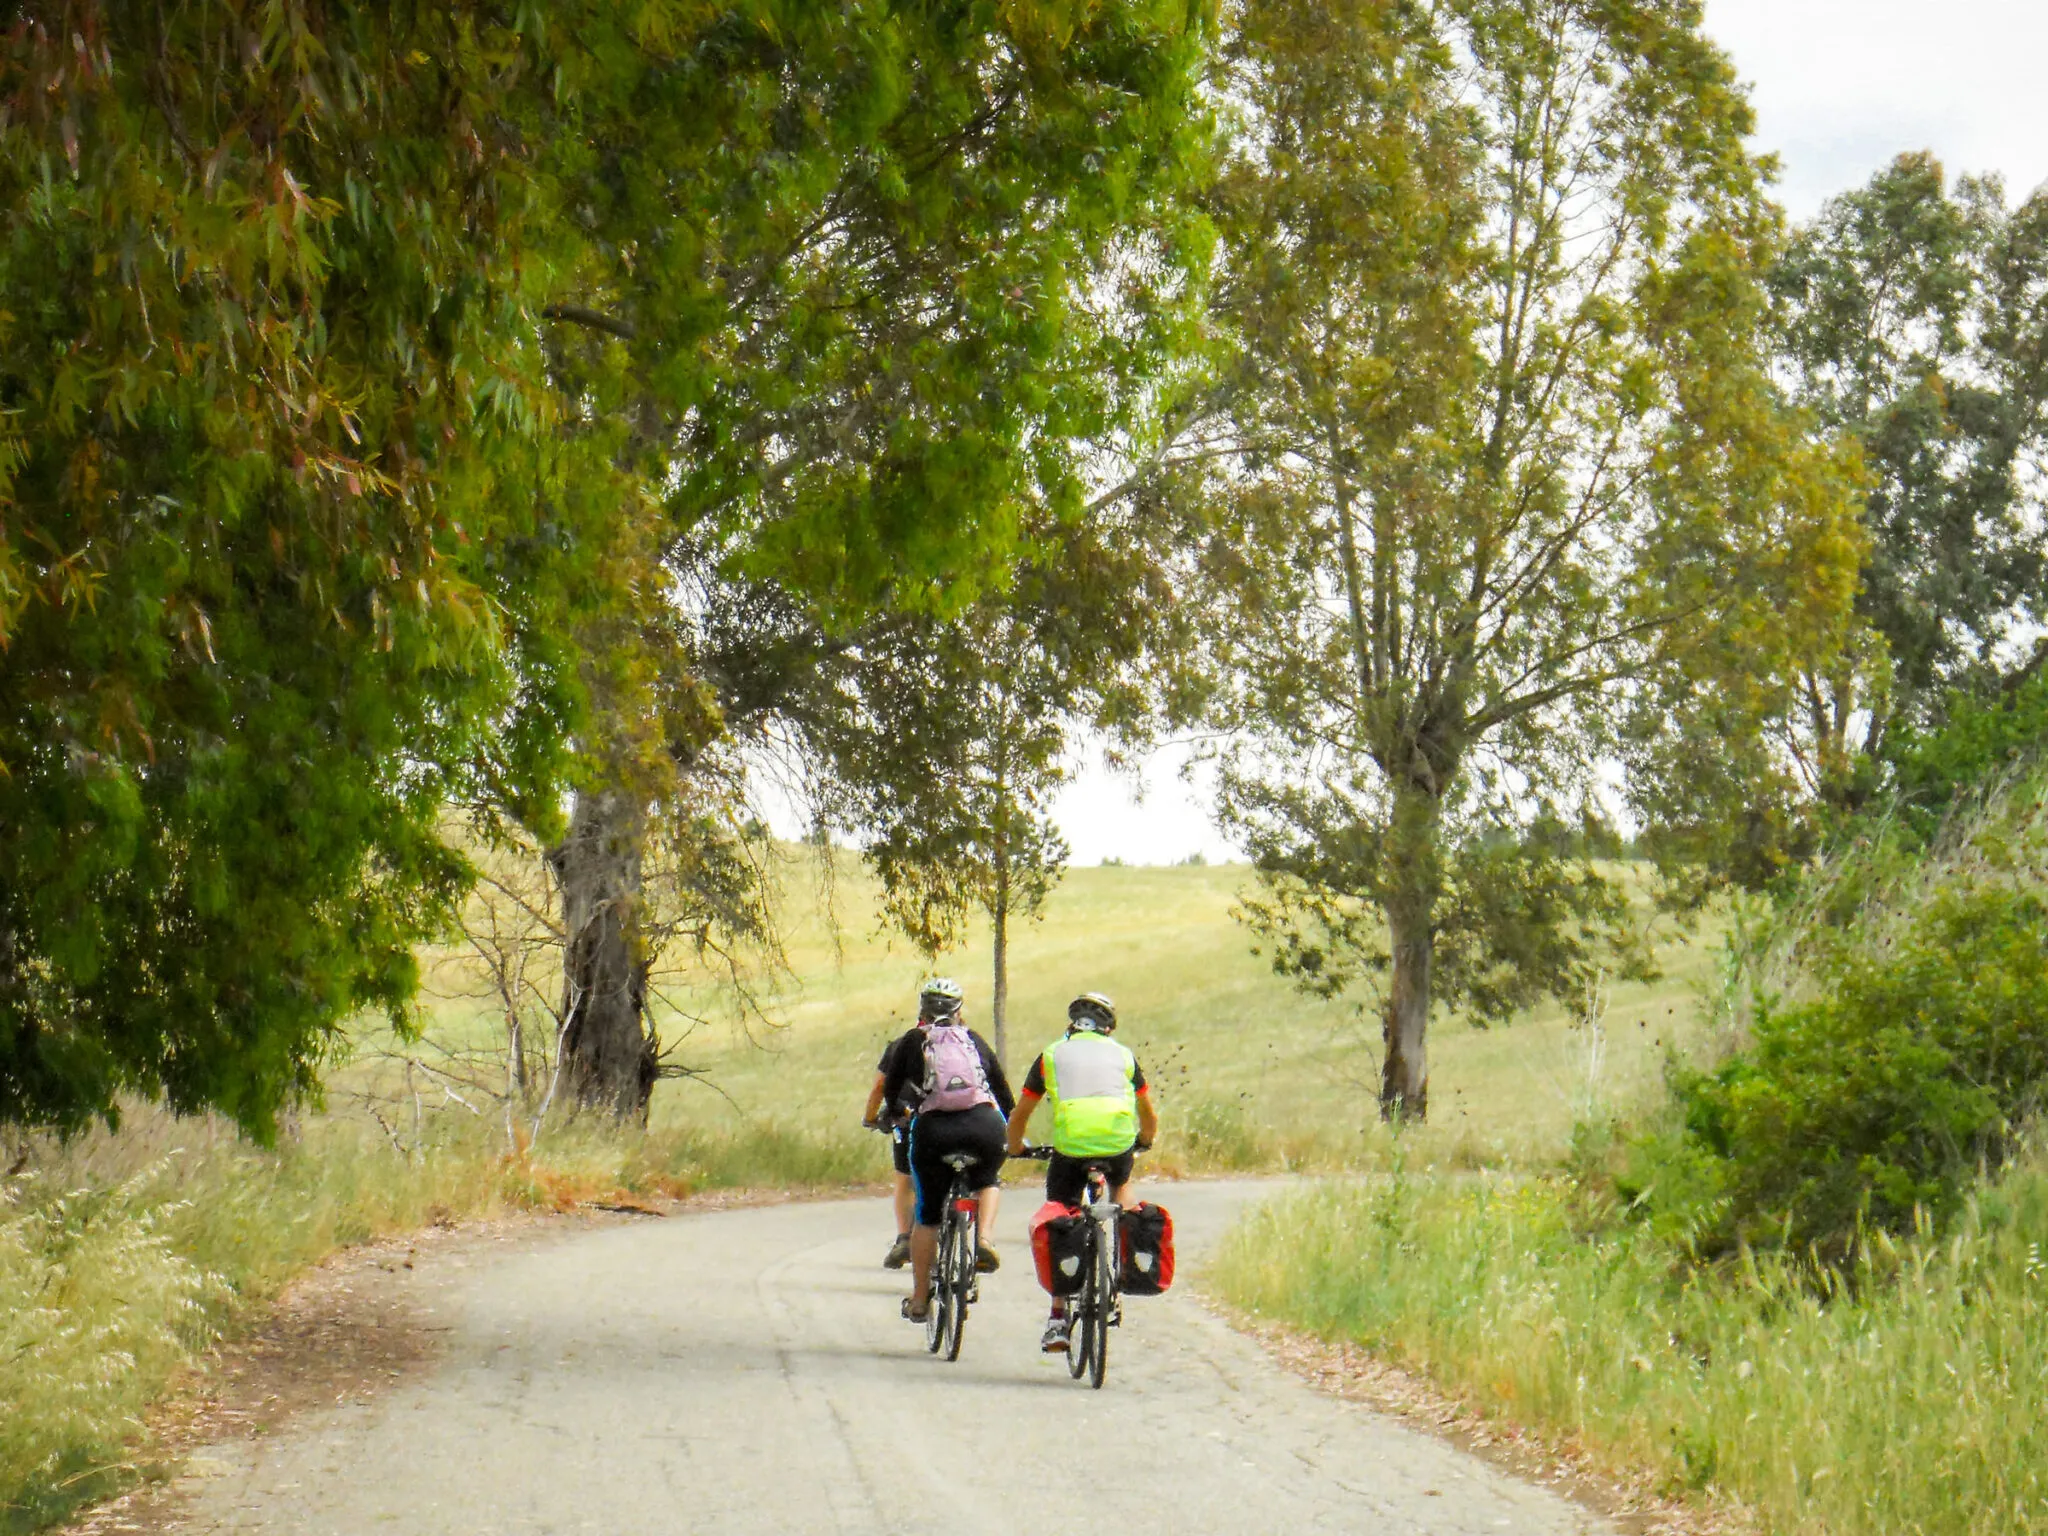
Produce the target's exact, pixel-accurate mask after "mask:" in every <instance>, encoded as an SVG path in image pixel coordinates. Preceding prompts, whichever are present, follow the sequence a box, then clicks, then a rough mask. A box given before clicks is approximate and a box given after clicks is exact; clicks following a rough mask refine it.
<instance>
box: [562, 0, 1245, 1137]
mask: <svg viewBox="0 0 2048 1536" xmlns="http://www.w3.org/2000/svg"><path fill="white" fill-rule="evenodd" d="M556 25H557V26H558V27H560V28H563V29H565V30H568V29H573V33H574V36H575V39H576V48H577V50H578V52H579V54H580V55H581V56H583V57H586V58H588V59H589V60H591V61H592V63H593V67H596V68H600V69H601V70H602V71H603V72H604V79H605V82H606V83H605V87H604V89H603V90H602V91H592V92H579V91H578V90H576V89H575V88H574V86H575V80H574V77H573V75H572V77H571V80H570V85H571V89H569V90H568V91H566V92H565V94H564V97H563V101H564V105H563V107H562V109H561V114H560V121H559V122H558V123H555V124H553V125H551V126H550V128H549V130H548V133H547V138H548V141H549V142H550V143H551V144H555V145H558V146H560V152H559V158H560V163H561V169H560V175H561V177H562V179H563V181H564V183H565V184H567V185H572V186H574V187H575V188H576V189H577V195H576V198H575V199H574V201H573V203H572V205H571V206H572V207H573V210H574V213H575V222H577V223H580V234H578V235H577V238H575V239H573V240H568V241H565V248H564V255H563V256H562V258H561V261H560V266H559V273H560V277H561V285H560V288H559V290H558V292H557V294H556V295H555V297H554V299H553V301H552V302H551V303H550V304H549V305H548V306H547V308H546V310H545V311H544V312H545V313H546V314H547V315H548V316H550V317H551V318H552V320H553V321H554V323H555V327H556V330H557V336H556V340H555V342H554V345H555V346H556V348H557V350H558V353H559V355H560V356H561V357H562V359H563V378H564V381H565V383H564V395H565V397H566V398H572V399H574V400H576V401H577V402H579V404H581V405H582V406H583V407H584V409H585V410H586V411H587V426H588V430H589V431H590V432H591V433H592V434H593V435H594V436H599V437H604V436H606V435H607V434H609V435H610V440H612V441H613V442H614V443H615V444H616V446H617V451H618V452H619V453H620V455H621V456H622V458H624V459H625V460H627V461H629V462H631V463H632V464H633V465H635V466H636V472H637V473H638V475H639V476H640V478H641V480H642V482H643V483H645V484H647V485H649V486H652V487H656V488H658V492H659V500H660V516H661V518H662V520H663V525H664V527H665V529H666V541H667V550H668V553H669V555H670V564H671V565H672V566H688V567H690V569H691V570H692V572H693V573H701V572H703V571H706V570H708V571H710V572H711V573H713V576H714V579H721V580H727V581H731V582H734V583H738V584H740V585H742V586H745V585H755V586H772V587H776V588H779V589H780V590H781V591H783V592H784V593H786V594H788V595H789V596H790V597H791V598H792V599H793V601H794V603H795V604H796V606H797V607H798V608H799V609H801V610H802V611H803V612H805V613H806V614H807V615H808V616H809V617H810V619H811V620H813V621H814V622H815V623H816V624H817V625H818V626H819V627H820V628H821V629H822V630H824V631H825V632H827V633H830V634H834V635H841V636H843V635H847V634H852V633H857V632H859V631H860V630H861V629H862V628H863V627H864V626H866V625H869V624H871V623H872V622H874V621H875V620H876V619H877V617H878V616H886V615H888V614H890V613H894V612H908V613H916V612H934V613H936V612H941V611H943V610H944V609H945V607H946V605H947V604H949V603H953V602H957V601H961V600H967V599H971V598H972V596H973V594H974V593H975V592H976V591H977V590H978V589H979V588H981V587H983V586H985V585H987V584H989V583H990V582H991V581H992V580H994V579H998V578H1000V576H1001V575H1002V573H1003V572H1004V570H1005V569H1006V568H1007V566H1008V565H1009V564H1011V563H1012V562H1013V561H1014V559H1015V558H1016V557H1017V554H1018V552H1019V550H1020V547H1021V545H1020V533H1021V525H1020V522H1019V518H1020V516H1021V512H1022V509H1024V508H1026V507H1029V506H1033V505H1039V504H1043V505H1047V506H1051V507H1053V508H1055V509H1069V510H1070V509H1072V508H1074V507H1076V506H1078V505H1079V502H1080V500H1081V490H1080V487H1081V485H1082V480H1083V475H1082V464H1081V449H1080V448H1079V447H1078V446H1077V445H1078V444H1079V443H1081V442H1083V441H1087V440H1092V439H1095V438H1098V437H1100V436H1101V435H1103V434H1105V433H1106V432H1108V431H1110V430H1111V429H1112V418H1113V416H1114V413H1115V411H1116V409H1117V405H1116V401H1117V398H1118V396H1117V392H1116V391H1115V390H1114V389H1106V388H1105V385H1104V379H1105V376H1107V377H1110V378H1114V377H1116V376H1117V375H1118V373H1119V370H1120V369H1127V368H1131V367H1136V368H1140V369H1141V368H1142V366H1143V361H1142V360H1143V354H1144V353H1145V352H1146V351H1147V349H1148V345H1149V343H1148V342H1147V341H1146V339H1145V337H1144V336H1143V334H1142V333H1143V331H1144V326H1143V325H1142V324H1140V325H1139V326H1138V327H1137V330H1136V331H1135V332H1133V331H1131V330H1130V329H1128V328H1124V327H1121V326H1120V324H1119V323H1118V322H1115V321H1105V317H1104V315H1103V313H1101V312H1099V311H1098V310H1097V308H1096V307H1095V305H1094V300H1095V298H1096V297H1097V296H1098V295H1099V294H1100V293H1101V292H1102V291H1103V290H1104V288H1105V287H1106V286H1108V287H1113V286H1114V278H1113V276H1111V275H1109V274H1107V273H1106V271H1105V259H1106V256H1107V253H1108V252H1109V251H1110V250H1111V249H1112V247H1113V246H1120V245H1121V244H1122V243H1124V241H1125V236H1126V234H1127V232H1128V231H1129V230H1130V229H1132V228H1133V226H1136V225H1144V224H1147V223H1148V221H1150V219H1151V210H1152V207H1153V204H1154V202H1155V201H1156V199H1157V197H1158V195H1159V193H1160V192H1161V191H1162V190H1163V189H1164V188H1166V187H1168V186H1170V185H1171V184H1172V183H1173V182H1174V181H1175V180H1176V179H1177V178H1178V177H1179V176H1180V175H1181V173H1182V167H1183V163H1184V160H1185V156H1186V152H1187V150H1188V149H1189V147H1190V143H1191V141H1192V140H1193V139H1194V137H1195V135H1196V131H1197V130H1196V124H1197V120H1198V118H1199V113H1198V112H1197V111H1196V102H1195V98H1194V86H1195V81H1196V77H1197V66H1198V65H1199V62H1200V60H1201V57H1202V52H1203V48H1204V46H1205V43H1206V40H1207V36H1208V21H1207V16H1206V10H1205V8H1204V7H1203V6H1202V5H1201V4H1199V3H1182V4H1178V5H1175V4H1161V3H1156V0H1121V3H1111V4H1103V5H1093V6H1089V7H1085V8H1083V7H1075V6H1071V5H1063V4H1050V3H1049V4H1019V5H1006V6H1003V7H1000V8H994V9H991V8H986V7H979V6H971V5H954V4H948V5H940V6H927V5H909V4H880V5H873V6H861V7H836V8H835V7H818V6H812V5H803V4H758V5H735V6H728V7H719V8H714V9H709V10H705V9H702V8H698V9H694V10H690V11H688V12H687V13H686V12H684V11H683V10H681V9H678V10H677V11H676V12H675V13H674V14H673V15H672V16H671V17H670V24H669V25H668V26H666V27H662V28H651V27H649V26H647V25H646V24H645V21H644V18H642V17H639V16H638V15H636V16H634V17H618V16H612V15H610V14H609V13H608V10H607V8H604V7H592V8H590V14H588V15H583V14H581V13H579V17H578V19H576V20H573V21H570V20H563V21H558V22H557V23H556ZM622 60H623V61H624V62H623V63H621V61H622ZM578 338H580V339H578ZM1106 359H1107V360H1108V361H1110V362H1111V364H1112V366H1110V368H1109V370H1108V374H1107V375H1105V373H1104V364H1105V361H1106ZM621 425H623V426H624V427H625V428H626V429H627V430H626V431H625V433H624V435H623V436H622V435H620V433H619V432H618V430H617V429H618V428H619V427H620V426H621ZM652 584H654V575H653V572H652V571H651V570H650V571H648V572H647V573H645V574H644V575H643V577H642V586H643V588H644V587H647V586H650V585H652ZM613 632H614V633H615V634H619V635H622V636H625V637H628V638H629V640H630V642H631V644H632V645H633V646H638V645H639V644H640V642H641V640H642V639H643V638H645V637H647V636H648V635H649V633H650V631H649V630H648V629H647V627H646V626H645V625H642V624H639V623H634V624H630V625H627V626H625V627H623V628H618V629H615V630H614V631H613ZM654 641H655V643H654V647H653V649H652V650H649V651H645V652H643V653H642V654H641V657H640V659H638V660H627V661H623V662H622V661H619V660H618V659H616V658H614V659H612V660H610V661H607V662H606V663H605V664H604V665H605V666H606V667H608V668H609V669H610V671H609V672H603V673H601V674H600V681H601V682H602V681H603V680H604V678H605V677H616V676H623V677H624V678H626V679H629V680H630V679H639V680H641V681H640V683H638V684H634V685H632V686H629V687H628V688H626V689H625V690H624V691H623V692H618V693H616V695H615V696H611V701H610V702H608V695H607V694H606V692H605V689H604V688H603V687H594V688H593V690H592V694H593V699H594V700H595V702H596V703H597V704H598V706H599V707H598V711H597V714H596V717H595V719H594V721H593V724H592V728H591V729H590V730H589V731H588V732H586V740H585V742H584V749H585V750H584V753H583V757H584V760H585V763H586V765H587V767H586V777H585V780H584V783H583V786H582V790H581V792H580V793H579V795H578V797H577V800H576V805H575V810H574V813H573V815H572V819H571V826H570V832H569V836H568V838H567V839H566V841H565V843H564V844H563V847H562V849H561V850H560V852H559V854H558V857H557V865H558V867H559V868H560V869H561V870H562V872H563V876H564V880H565V899H566V902H567V905H568V906H569V907H570V908H571V909H572V911H574V912H575V913H577V914H579V915H580V916H582V917H583V918H584V922H583V923H582V925H581V926H580V928H579V937H578V938H577V940H576V941H575V947H574V948H573V949H572V964H571V966H570V974H569V976H568V978H567V985H568V988H569V990H570V992H571V994H572V1003H571V1006H570V1008H569V1010H568V1012H569V1015H570V1018H571V1021H572V1022H571V1031H570V1035H569V1037H568V1042H567V1043H568V1045H569V1047H570V1048H571V1056H572V1060H573V1061H575V1063H576V1066H575V1070H574V1071H573V1072H572V1080H573V1081H574V1082H575V1083H576V1085H577V1089H578V1093H579V1096H580V1098H581V1099H582V1100H583V1101H584V1102H586V1103H591V1104H602V1105H605V1106H607V1107H609V1108H612V1109H614V1110H616V1111H618V1112H620V1113H634V1112H637V1111H639V1110H641V1109H644V1106H645V1103H646V1093H647V1088H648V1085H649V1084H650V1082H651V1080H652V1073H653V1072H654V1070H656V1069H655V1067H654V1065H653V1063H654V1058H655V1055H656V1053H657V1052H658V1044H657V1042H656V1041H655V1040H654V1038H653V1036H652V1034H651V1033H650V1032H649V1030H648V1028H647V1020H646V1017H645V1008H644V988H643V987H642V986H641V985H640V984H639V980H638V979H639V978H640V976H641V974H642V969H643V966H644V955H643V954H642V953H641V951H642V948H643V946H642V945H641V944H640V942H639V939H638V937H637V934H636V930H635V918H634V910H635V901H636V891H635V880H634V874H633V870H634V862H635V859H636V857H637V849H638V847H639V844H640V842H641V840H642V838H643V836H644V819H645V816H646V815H647V813H648V808H649V807H650V806H651V805H653V804H655V803H657V802H658V801H659V800H660V798H661V784H660V781H661V779H662V778H663V776H665V775H667V776H672V775H674V774H677V773H687V772H688V771H690V766H691V763H692V762H693V760H694V758H695V755H696V754H697V753H698V752H699V751H701V750H702V748H703V747H704V746H705V745H706V744H707V743H709V742H711V741H713V740H715V739H716V738H717V736H718V735H719V734H720V732H721V731H722V730H723V725H722V723H721V720H720V708H719V702H718V700H717V699H716V698H715V696H713V697H711V698H709V699H708V701H707V700H706V699H705V698H704V696H703V695H702V693H701V691H699V690H695V689H693V688H692V687H691V686H689V684H690V676H689V674H690V668H691V663H690V660H689V657H688V654H687V652H686V651H679V650H674V649H670V648H667V647H668V642H667V641H666V640H665V639H663V638H662V637H661V636H660V635H659V634H658V633H657V634H655V635H654ZM600 649H601V648H600ZM662 678H666V679H668V681H667V682H655V681H653V680H656V679H662ZM677 682H679V683H680V684H681V686H680V687H679V688H675V689H671V690H670V691H671V693H672V694H673V696H674V697H675V698H676V699H677V701H678V702H679V703H680V705H681V707H682V718H683V720H684V721H685V723H686V726H687V729H685V730H683V731H682V732H680V733H678V732H677V731H676V730H674V729H672V728H671V726H670V724H669V723H667V722H669V721H670V720H671V719H672V714H671V711H670V709H669V708H668V706H666V705H662V706H660V707H654V706H652V705H651V704H649V703H648V702H647V701H648V699H649V697H650V695H649V694H648V693H647V691H646V689H647V688H650V687H652V688H656V689H657V690H658V689H661V688H667V687H668V686H669V683H677ZM707 704H708V707H704V706H706V705H707ZM643 770H646V771H649V772H651V773H652V774H653V778H652V780H650V779H648V778H647V777H645V774H644V773H643ZM586 933H587V939H586V938H585V937H584V935H585V934H586Z"/></svg>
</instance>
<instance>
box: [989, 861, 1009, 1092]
mask: <svg viewBox="0 0 2048 1536" xmlns="http://www.w3.org/2000/svg"><path fill="white" fill-rule="evenodd" d="M996 880H997V885H998V890H997V894H996V904H995V911H994V912H993V914H992V916H993V917H994V919H995V952H996V953H995V962H996V984H995V993H994V996H993V997H992V999H991V1001H990V1005H989V1019H990V1021H991V1023H993V1025H994V1026H995V1047H996V1060H997V1061H1000V1062H1001V1063H1002V1064H1003V1070H1004V1071H1005V1072H1007V1071H1009V1070H1010V897H1009V893H1008V892H1007V891H1005V890H1002V889H1000V887H1001V886H1003V885H1007V884H1008V882H1007V881H1006V880H1004V879H1003V877H1002V875H1001V874H1000V873H999V874H998V875H997V876H996Z"/></svg>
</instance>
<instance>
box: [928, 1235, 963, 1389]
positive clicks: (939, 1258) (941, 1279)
mask: <svg viewBox="0 0 2048 1536" xmlns="http://www.w3.org/2000/svg"><path fill="white" fill-rule="evenodd" d="M955 1219H956V1218H955V1217H954V1215H953V1213H952V1212H951V1211H948V1212H946V1215H945V1219H944V1220H943V1221H941V1222H940V1223H939V1241H938V1246H937V1247H936V1248H935V1249H934V1250H933V1252H932V1289H931V1303H930V1309H929V1310H928V1311H927V1312H926V1313H925V1319H924V1347H925V1349H926V1350H927V1351H929V1352H930V1353H932V1354H934V1355H936V1354H937V1353H938V1352H939V1351H940V1350H942V1349H944V1348H945V1347H946V1340H947V1339H948V1338H949V1337H950V1336H951V1334H952V1332H953V1328H952V1319H951V1310H952V1306H953V1288H952V1287H951V1286H950V1285H948V1284H947V1283H946V1247H947V1242H948V1240H949V1239H950V1238H951V1236H952V1232H953V1223H954V1221H955Z"/></svg>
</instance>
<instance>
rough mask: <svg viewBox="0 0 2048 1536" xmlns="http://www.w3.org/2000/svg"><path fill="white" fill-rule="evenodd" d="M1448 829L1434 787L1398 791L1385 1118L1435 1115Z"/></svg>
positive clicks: (1389, 898) (1388, 909) (1391, 869)
mask: <svg viewBox="0 0 2048 1536" xmlns="http://www.w3.org/2000/svg"><path fill="white" fill-rule="evenodd" d="M1442 829H1443V822H1442V807H1441V805H1440V803H1439V802H1438V800H1437V798H1436V796H1435V795H1434V794H1432V793H1430V792H1429V791H1428V790H1426V789H1420V788H1416V787H1414V786H1403V787H1402V788H1400V789H1398V790H1397V791H1396V792H1395V795H1394V816H1393V825H1392V828H1391V830H1392V833H1393V835H1392V837H1391V838H1389V840H1388V851H1389V854H1390V855H1391V857H1390V858H1389V860H1388V885H1387V891H1386V898H1385V901H1384V903H1383V907H1384V911H1385V914H1386V919H1387V948H1388V950H1389V952H1390V954H1391V955H1392V959H1393V974H1392V975H1391V976H1390V977H1389V979H1388V983H1387V1007H1386V1017H1385V1019H1384V1021H1383V1025H1382V1032H1383V1034H1384V1036H1385V1039H1386V1060H1385V1063H1384V1065H1383V1066H1382V1068H1381V1071H1380V1118H1381V1119H1383V1120H1388V1121H1416V1122H1420V1121H1423V1120H1427V1119H1428V1118H1429V991H1430V975H1429V973H1430V965H1431V962H1432V960H1433V959H1434V958H1435V952H1436V904H1437V898H1438V896H1439V895H1440V894H1441V891H1442V877H1441V873H1440V871H1441V868H1442V866H1441V863H1440V861H1439V854H1438V848H1437V839H1438V838H1439V837H1440V836H1441V835H1442Z"/></svg>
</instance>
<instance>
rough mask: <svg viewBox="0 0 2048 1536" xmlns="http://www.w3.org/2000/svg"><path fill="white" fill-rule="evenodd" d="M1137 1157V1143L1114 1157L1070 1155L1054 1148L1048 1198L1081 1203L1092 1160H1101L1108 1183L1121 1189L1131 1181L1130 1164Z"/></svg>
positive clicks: (1047, 1180) (1049, 1165)
mask: <svg viewBox="0 0 2048 1536" xmlns="http://www.w3.org/2000/svg"><path fill="white" fill-rule="evenodd" d="M1137 1160H1138V1149H1137V1148H1136V1147H1129V1148H1126V1149H1125V1150H1124V1151H1122V1152H1119V1153H1117V1154H1116V1155H1115V1156H1114V1157H1068V1156H1067V1155H1066V1153H1064V1152H1055V1153H1053V1155H1052V1156H1051V1157H1050V1158H1049V1159H1047V1161H1046V1165H1045V1198H1046V1199H1048V1200H1057V1201H1058V1202H1059V1203H1060V1204H1061V1205H1079V1204H1080V1203H1081V1196H1082V1195H1083V1194H1084V1193H1086V1191H1087V1189H1088V1167H1089V1164H1091V1163H1100V1164H1101V1165H1102V1176H1103V1177H1104V1178H1105V1179H1107V1180H1108V1181H1109V1187H1110V1188H1111V1189H1112V1190H1114V1189H1118V1188H1120V1187H1121V1186H1123V1185H1125V1184H1128V1183H1130V1182H1131V1165H1132V1164H1133V1163H1135V1162H1136V1161H1137Z"/></svg>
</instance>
